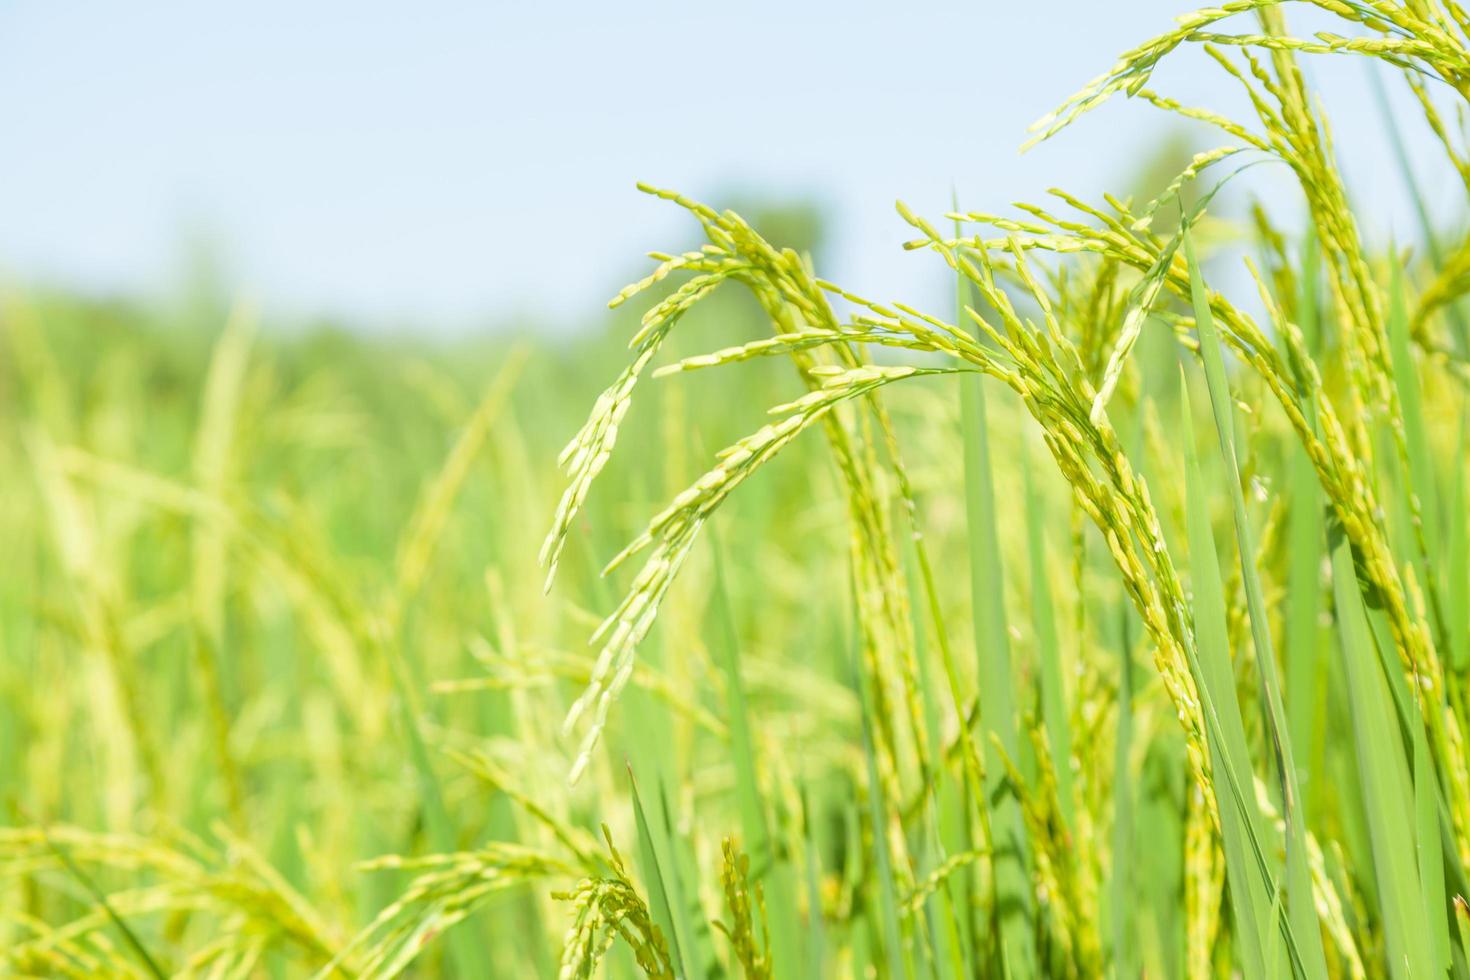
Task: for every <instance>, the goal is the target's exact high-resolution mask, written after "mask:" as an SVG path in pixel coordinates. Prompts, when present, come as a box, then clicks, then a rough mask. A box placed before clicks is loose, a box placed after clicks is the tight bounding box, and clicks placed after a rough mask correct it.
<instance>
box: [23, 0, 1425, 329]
mask: <svg viewBox="0 0 1470 980" xmlns="http://www.w3.org/2000/svg"><path fill="white" fill-rule="evenodd" d="M1183 9H1185V8H1184V7H1182V6H1181V5H1180V4H1179V3H1177V2H1176V0H1133V2H1130V3H1127V4H1094V3H1084V2H1079V0H1037V2H1032V3H1019V4H1018V3H1003V4H1002V3H968V4H937V3H915V4H905V5H904V6H903V8H902V9H901V10H900V9H898V8H894V7H892V6H891V5H885V4H876V3H872V4H869V3H857V4H834V3H816V4H800V5H796V6H795V7H793V6H792V5H789V4H780V3H771V2H764V0H758V2H750V3H741V4H686V3H677V4H676V3H661V2H659V3H650V4H646V5H640V6H639V7H638V8H637V9H636V11H630V10H627V9H626V8H623V7H621V5H614V4H595V3H581V2H576V3H563V4H507V3H491V4H471V3H429V4H424V5H417V6H415V8H414V9H413V13H412V16H409V17H405V16H404V11H403V9H402V8H400V7H398V6H396V5H389V4H369V5H362V4H348V3H337V2H327V3H318V4H312V5H310V7H309V8H306V9H303V8H302V7H301V6H300V5H298V4H287V3H278V2H274V0H271V2H263V3H258V4H251V5H249V6H248V7H236V8H233V9H231V10H229V11H228V12H227V13H221V12H220V11H218V10H211V9H206V8H200V7H198V6H197V5H194V4H188V3H183V2H163V3H157V4H149V5H147V6H145V7H141V8H139V7H119V6H117V5H112V4H103V3H77V4H47V3H35V2H16V3H8V4H5V5H4V6H3V8H0V132H3V134H4V136H3V141H0V146H3V148H4V152H3V153H0V209H3V213H4V214H5V216H6V218H5V221H4V222H3V223H0V275H3V276H4V279H5V280H6V281H8V282H10V283H12V284H45V285H48V286H55V287H61V288H66V289H71V290H77V291H79V292H83V293H86V294H88V295H94V296H118V295H124V296H134V297H155V298H156V297H163V296H168V295H171V294H172V293H175V292H177V291H178V290H179V289H180V288H181V287H182V285H183V284H184V283H186V282H188V283H192V284H193V285H195V286H197V285H199V284H200V282H201V281H206V282H207V283H208V284H209V285H210V286H212V287H213V288H216V289H218V290H219V291H221V292H223V293H226V294H229V295H230V296H236V295H249V296H251V297H252V298H253V299H254V300H255V301H256V302H257V303H259V304H261V306H262V309H263V311H264V314H265V319H267V320H269V321H272V322H276V321H280V322H294V323H300V322H303V321H310V320H312V319H313V318H331V319H334V320H339V321H341V322H344V323H350V324H351V325H352V326H353V327H354V328H357V329H373V330H379V331H382V330H393V331H412V332H434V333H437V334H441V335H443V334H451V335H452V334H457V333H458V334H462V333H464V332H466V331H470V330H481V329H484V328H485V327H487V326H492V325H493V326H502V327H503V326H507V325H518V326H520V327H521V328H524V329H534V330H536V331H540V330H544V329H556V328H561V329H566V328H572V327H575V326H585V325H587V324H589V323H593V322H595V321H596V318H597V317H598V316H599V315H600V313H599V311H600V309H601V306H602V303H603V301H605V300H606V299H607V297H608V296H609V295H610V294H611V292H612V291H614V290H616V289H617V288H618V287H619V286H621V285H622V284H623V282H624V281H625V280H627V279H629V278H633V277H636V276H637V275H641V273H642V270H643V268H644V263H643V262H642V261H641V255H642V253H643V252H646V251H648V250H649V249H671V248H678V247H680V246H682V245H684V244H687V243H688V241H689V240H691V235H692V232H691V229H690V223H689V222H688V221H686V220H684V218H683V216H682V215H680V214H679V213H677V212H676V210H675V209H672V208H669V207H667V206H660V205H658V204H657V203H656V202H653V201H651V200H649V199H647V198H645V197H644V196H642V195H640V194H638V193H637V192H636V191H635V190H634V187H633V185H634V182H635V181H637V180H643V181H647V182H649V183H652V184H655V185H657V186H661V187H672V188H676V189H678V190H679V191H681V192H683V193H686V194H690V195H692V196H695V197H696V198H699V199H701V200H707V201H708V202H709V203H711V204H713V205H715V206H718V207H726V206H731V205H739V206H743V207H749V206H750V205H752V204H755V203H759V204H761V205H766V204H771V203H782V204H797V205H799V206H800V208H801V210H802V211H803V213H804V214H805V215H806V216H807V219H808V220H809V221H810V222H811V225H812V230H813V232H814V234H815V237H814V238H813V241H812V243H815V240H816V237H820V243H821V246H822V248H821V250H820V251H821V254H820V255H819V259H820V263H819V264H820V266H821V271H822V272H823V274H824V275H826V276H827V277H829V278H832V279H835V280H837V281H839V282H842V283H844V284H847V285H849V286H855V287H859V288H860V289H861V290H862V291H864V292H865V293H866V294H867V295H870V296H873V297H875V298H881V299H889V298H893V299H905V300H909V301H916V302H927V301H929V300H930V299H931V298H932V297H934V296H940V295H943V293H942V292H941V291H942V290H943V288H944V286H943V282H944V277H943V275H942V274H941V273H940V272H939V270H937V269H936V268H935V265H936V263H935V262H933V261H931V260H929V259H928V258H925V257H921V256H907V257H906V256H904V255H902V254H901V253H900V252H899V251H898V245H899V243H900V242H901V241H902V240H903V239H904V237H905V233H904V228H903V226H902V224H901V223H900V222H899V221H898V219H897V217H896V216H895V214H894V211H893V202H894V200H895V199H898V198H902V199H903V200H904V201H906V202H907V203H908V204H909V205H911V206H912V207H913V208H915V210H917V211H918V212H920V213H925V214H930V215H938V214H941V213H942V212H943V211H944V210H945V209H946V208H947V207H948V206H949V203H950V200H951V195H952V194H953V195H955V196H957V197H958V199H959V201H960V202H961V204H962V205H963V206H964V207H966V208H968V209H972V210H978V209H987V210H995V209H999V208H1003V207H1004V206H1006V205H1007V204H1008V203H1009V202H1010V201H1013V200H1033V201H1034V200H1038V199H1040V198H1041V197H1042V196H1043V195H1044V194H1045V191H1046V190H1047V189H1048V188H1049V187H1053V186H1057V187H1063V188H1065V189H1067V190H1069V191H1071V192H1073V193H1078V194H1082V195H1084V196H1087V195H1096V194H1097V193H1098V192H1100V191H1101V190H1104V189H1109V190H1118V189H1119V188H1118V187H1116V186H1115V185H1116V184H1117V183H1118V182H1119V180H1120V179H1121V178H1122V176H1123V175H1125V174H1136V173H1138V172H1139V170H1140V158H1144V159H1146V160H1152V159H1153V158H1156V157H1161V158H1162V159H1161V160H1160V161H1159V169H1158V173H1159V175H1160V177H1161V178H1162V177H1163V176H1164V174H1166V173H1169V172H1171V171H1170V170H1169V169H1168V168H1169V166H1170V165H1171V164H1173V163H1175V162H1176V160H1175V159H1172V158H1178V157H1179V156H1180V155H1182V154H1183V153H1184V152H1185V150H1186V148H1195V149H1202V148H1204V145H1215V143H1216V142H1218V137H1215V136H1213V135H1211V134H1207V133H1204V132H1203V131H1198V132H1195V131H1190V130H1189V129H1187V128H1184V127H1181V126H1179V124H1178V123H1177V122H1175V121H1171V120H1170V119H1168V118H1166V117H1165V116H1164V115H1163V114H1161V113H1159V112H1156V111H1153V110H1151V109H1150V108H1149V107H1147V106H1139V105H1130V104H1127V103H1125V102H1123V101H1119V102H1117V103H1116V104H1111V105H1108V106H1106V107H1104V109H1103V110H1102V111H1100V112H1098V113H1097V114H1096V115H1095V116H1092V117H1089V118H1087V119H1085V120H1084V121H1083V123H1082V124H1081V125H1079V126H1077V127H1075V128H1074V129H1073V130H1072V131H1071V132H1069V134H1068V136H1067V138H1066V139H1065V140H1058V141H1055V142H1054V143H1051V144H1046V145H1042V146H1040V147H1038V148H1036V149H1034V150H1032V151H1030V152H1029V153H1027V154H1025V155H1022V154H1020V153H1019V152H1018V147H1019V146H1020V145H1021V143H1022V141H1023V139H1024V138H1025V136H1026V132H1025V130H1026V127H1027V126H1028V125H1029V124H1030V123H1032V122H1033V121H1035V120H1036V119H1037V118H1039V117H1040V116H1041V115H1043V114H1044V113H1046V112H1047V111H1049V110H1050V109H1052V108H1054V107H1055V106H1056V105H1057V104H1058V103H1059V102H1060V101H1061V100H1062V99H1064V98H1065V97H1067V96H1068V95H1070V94H1071V93H1073V92H1074V91H1076V90H1077V89H1078V88H1080V87H1081V86H1082V85H1083V83H1085V82H1086V81H1087V80H1089V79H1090V78H1092V77H1093V76H1095V75H1097V74H1098V73H1100V72H1101V71H1103V70H1104V69H1105V68H1107V67H1108V66H1109V65H1110V64H1111V63H1112V59H1113V58H1114V57H1115V56H1116V54H1118V53H1121V52H1122V51H1124V50H1126V49H1127V48H1129V47H1131V46H1133V45H1135V44H1138V43H1140V42H1141V41H1142V40H1144V39H1146V38H1148V37H1151V36H1153V35H1154V34H1157V33H1159V32H1161V31H1163V30H1164V29H1166V28H1167V27H1168V26H1169V25H1170V20H1171V18H1172V17H1173V16H1175V15H1177V14H1179V13H1181V12H1182V10H1183ZM1293 13H1294V14H1295V11H1294V12H1293ZM1293 23H1294V24H1295V25H1298V29H1299V30H1301V29H1303V28H1305V27H1308V26H1310V25H1309V24H1308V23H1306V22H1304V21H1302V20H1301V18H1300V17H1299V16H1298V17H1297V18H1296V19H1294V21H1293ZM1308 64H1309V70H1310V71H1311V72H1313V73H1316V77H1315V78H1314V81H1316V82H1317V83H1318V84H1319V88H1321V89H1322V90H1325V91H1327V92H1329V93H1331V98H1332V102H1331V103H1330V104H1329V111H1331V112H1332V119H1333V121H1334V124H1335V126H1336V127H1337V130H1336V132H1335V136H1336V138H1337V140H1338V144H1339V148H1340V157H1341V159H1342V160H1343V161H1344V167H1345V170H1346V172H1347V176H1348V179H1349V181H1350V185H1351V190H1352V191H1353V193H1354V194H1355V195H1356V196H1357V198H1358V199H1359V203H1360V204H1361V205H1362V210H1363V213H1365V214H1367V215H1385V214H1392V213H1399V214H1407V213H1409V212H1407V211H1405V210H1403V208H1402V205H1403V204H1404V201H1403V190H1402V187H1401V186H1400V182H1398V181H1396V180H1386V181H1376V180H1372V179H1370V177H1371V175H1373V174H1392V173H1394V171H1395V167H1394V166H1393V160H1392V157H1391V153H1392V149H1391V147H1390V145H1389V143H1388V141H1387V140H1386V139H1385V138H1384V131H1383V117H1382V115H1381V114H1379V113H1378V112H1376V111H1375V110H1374V108H1373V107H1374V99H1373V96H1372V93H1371V90H1370V89H1369V87H1368V85H1367V75H1366V72H1367V71H1368V70H1369V69H1368V68H1367V67H1366V65H1365V63H1364V62H1362V61H1360V60H1358V59H1320V58H1318V59H1309V63H1308ZM1204 67H1205V62H1204V58H1203V55H1202V54H1201V53H1200V52H1199V51H1187V52H1182V53H1181V54H1180V55H1178V56H1177V57H1175V58H1171V59H1168V61H1167V62H1166V64H1165V65H1164V67H1163V68H1161V70H1160V73H1159V77H1158V78H1156V79H1155V81H1154V83H1153V87H1155V88H1157V89H1159V90H1161V91H1166V92H1168V93H1169V94H1171V95H1172V96H1174V97H1176V98H1178V99H1180V100H1181V101H1184V102H1187V103H1197V104H1202V105H1206V106H1209V107H1211V108H1216V109H1219V110H1222V111H1227V112H1236V111H1238V110H1240V109H1241V104H1242V100H1241V98H1240V94H1239V92H1237V91H1235V90H1233V89H1232V88H1231V87H1230V82H1229V80H1228V79H1226V78H1225V77H1224V76H1223V75H1222V74H1221V73H1220V72H1218V71H1213V70H1197V69H1204ZM1394 88H1395V89H1399V88H1402V86H1394ZM1411 122H1412V123H1413V125H1412V126H1406V132H1405V134H1404V137H1405V139H1406V140H1407V141H1409V142H1410V144H1411V145H1413V144H1414V143H1415V141H1423V140H1427V139H1430V138H1431V137H1429V135H1428V134H1427V133H1426V132H1424V131H1423V126H1422V122H1421V121H1420V120H1419V119H1418V118H1417V113H1416V114H1414V118H1412V119H1411ZM1197 144H1198V145H1197ZM1439 156H1440V155H1439V154H1417V155H1416V159H1428V160H1438V158H1439ZM1171 157H1172V158H1171ZM1420 179H1421V182H1422V185H1423V186H1424V187H1425V188H1427V189H1429V190H1431V191H1432V190H1435V189H1438V188H1444V187H1449V186H1453V185H1452V184H1447V183H1446V181H1447V180H1452V179H1453V177H1452V175H1449V174H1446V173H1435V172H1429V173H1423V174H1420ZM1130 180H1132V181H1133V182H1136V179H1134V178H1130ZM1251 181H1252V184H1251V189H1252V191H1255V192H1261V193H1267V194H1269V193H1270V188H1271V187H1273V186H1276V185H1278V184H1280V175H1279V174H1270V173H1267V172H1261V173H1258V174H1255V175H1253V176H1252V178H1251ZM1130 189H1135V188H1130ZM1156 189H1157V188H1136V190H1139V191H1145V190H1147V191H1154V190H1156ZM1373 231H1375V232H1377V233H1380V234H1387V233H1391V232H1392V231H1394V229H1392V228H1378V229H1373ZM1398 231H1399V232H1400V234H1401V236H1402V235H1404V234H1406V233H1407V230H1406V229H1398Z"/></svg>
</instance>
